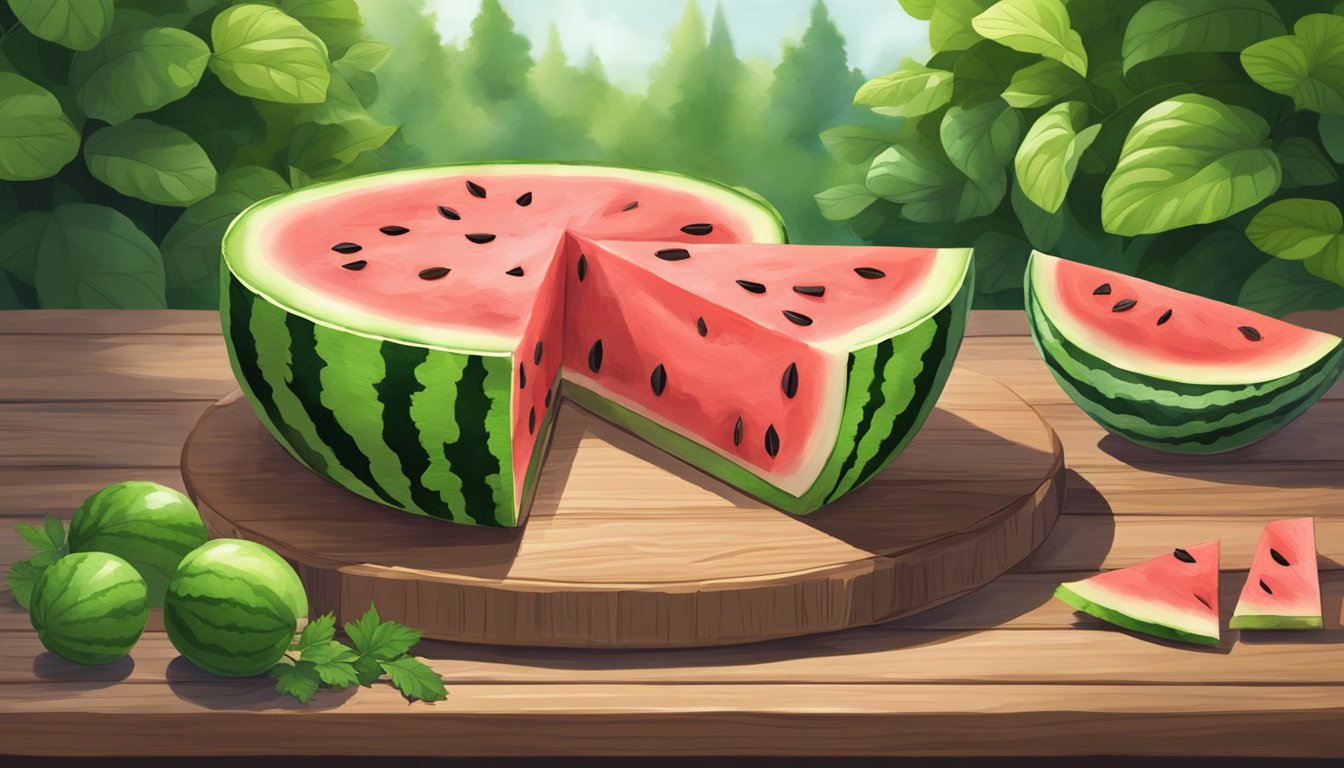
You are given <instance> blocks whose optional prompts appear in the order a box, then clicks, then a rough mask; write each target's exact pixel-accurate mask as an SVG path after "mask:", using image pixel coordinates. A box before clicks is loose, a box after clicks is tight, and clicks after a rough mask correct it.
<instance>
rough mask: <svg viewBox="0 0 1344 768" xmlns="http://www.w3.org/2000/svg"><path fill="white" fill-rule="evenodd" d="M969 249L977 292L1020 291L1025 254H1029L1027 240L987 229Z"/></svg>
mask: <svg viewBox="0 0 1344 768" xmlns="http://www.w3.org/2000/svg"><path fill="white" fill-rule="evenodd" d="M973 249H974V251H975V290H976V292H977V293H999V292H1000V291H1016V292H1018V293H1021V292H1022V283H1023V279H1024V274H1025V272H1026V269H1027V257H1028V256H1030V255H1031V245H1030V244H1029V243H1027V242H1026V241H1023V240H1019V239H1017V238H1016V237H1011V236H1009V235H1005V234H1003V233H1002V232H995V231H994V230H990V231H988V232H985V233H984V234H983V235H981V236H980V237H978V238H976V239H975V243H974V245H973ZM1019 298H1020V297H1019Z"/></svg>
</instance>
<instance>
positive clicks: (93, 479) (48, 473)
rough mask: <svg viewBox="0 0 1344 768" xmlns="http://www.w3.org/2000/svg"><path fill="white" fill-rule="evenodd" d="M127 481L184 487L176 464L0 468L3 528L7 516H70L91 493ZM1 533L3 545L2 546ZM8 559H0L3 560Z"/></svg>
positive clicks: (0, 526)
mask: <svg viewBox="0 0 1344 768" xmlns="http://www.w3.org/2000/svg"><path fill="white" fill-rule="evenodd" d="M124 480H150V481H152V482H155V483H162V484H163V485H166V486H169V487H170V488H176V489H177V490H179V491H183V490H185V488H184V486H183V484H182V473H181V472H179V471H178V469H177V468H176V467H135V468H126V469H121V468H112V469H102V468H96V467H0V528H8V527H10V526H9V524H8V523H7V522H5V521H4V518H7V517H9V518H32V519H39V520H40V519H41V518H43V517H46V516H47V515H56V516H57V517H60V518H67V519H68V518H69V517H70V516H71V515H73V514H74V512H75V510H76V509H78V508H79V505H80V504H81V503H83V501H84V499H85V498H87V497H88V495H89V494H91V493H93V492H94V491H97V490H98V489H100V488H103V487H106V486H108V485H111V484H113V483H119V482H122V481H124ZM3 541H4V538H3V534H0V546H3ZM6 562H9V561H8V560H4V559H0V563H6Z"/></svg>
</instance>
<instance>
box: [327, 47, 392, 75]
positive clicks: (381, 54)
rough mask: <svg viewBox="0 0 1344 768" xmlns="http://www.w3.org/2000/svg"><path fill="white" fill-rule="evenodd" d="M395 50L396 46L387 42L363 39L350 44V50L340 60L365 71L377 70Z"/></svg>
mask: <svg viewBox="0 0 1344 768" xmlns="http://www.w3.org/2000/svg"><path fill="white" fill-rule="evenodd" d="M395 50H396V48H394V47H393V46H390V45H388V44H386V43H375V42H373V41H371V40H361V41H360V42H358V43H355V44H354V45H352V46H350V50H348V51H346V52H345V55H344V56H342V57H341V58H340V61H341V62H343V63H345V64H347V65H349V66H351V67H354V68H356V69H359V70H363V71H364V72H377V71H378V68H379V67H381V66H383V64H386V63H387V60H388V59H389V58H391V57H392V53H393V51H395Z"/></svg>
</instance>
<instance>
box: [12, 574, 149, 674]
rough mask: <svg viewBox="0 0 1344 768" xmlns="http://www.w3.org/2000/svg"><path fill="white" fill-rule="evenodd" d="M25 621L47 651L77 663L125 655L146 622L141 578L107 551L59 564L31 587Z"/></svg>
mask: <svg viewBox="0 0 1344 768" xmlns="http://www.w3.org/2000/svg"><path fill="white" fill-rule="evenodd" d="M31 605H32V608H31V609H30V610H29V612H28V618H29V620H30V621H31V622H32V623H33V629H36V630H37V636H38V638H39V639H40V640H41V641H42V645H44V646H46V648H47V650H49V651H51V652H52V653H54V654H56V655H57V656H60V657H62V658H65V659H69V660H70V661H73V662H75V663H78V664H107V663H108V662H112V661H116V660H117V659H120V658H121V657H122V656H125V655H126V654H127V653H128V652H129V651H130V650H131V646H133V645H135V641H137V640H139V639H140V633H142V632H144V631H145V621H146V620H147V619H148V618H149V604H148V593H147V590H146V588H145V580H144V579H143V578H142V577H141V576H140V574H139V572H137V571H136V570H135V568H133V567H132V566H131V564H130V563H128V562H126V561H125V560H123V559H121V558H120V557H117V556H116V555H109V554H107V553H106V552H77V553H75V554H73V555H66V556H65V557H63V558H61V559H60V560H57V561H56V563H55V564H54V565H52V566H51V567H50V568H48V569H47V570H46V571H44V572H43V573H42V576H41V577H40V578H39V579H38V580H37V584H36V585H34V587H33V599H32V604H31Z"/></svg>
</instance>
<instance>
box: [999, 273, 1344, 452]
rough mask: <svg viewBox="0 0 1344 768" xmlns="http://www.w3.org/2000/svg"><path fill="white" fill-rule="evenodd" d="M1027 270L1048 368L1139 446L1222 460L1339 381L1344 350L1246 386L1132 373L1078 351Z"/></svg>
mask: <svg viewBox="0 0 1344 768" xmlns="http://www.w3.org/2000/svg"><path fill="white" fill-rule="evenodd" d="M1030 275H1031V270H1030V269H1028V270H1027V276H1028V283H1027V287H1026V310H1027V319H1028V321H1029V325H1030V326H1031V332H1032V337H1033V338H1034V339H1035V341H1036V347H1037V349H1039V350H1040V352H1041V356H1042V357H1043V358H1044V360H1045V363H1046V366H1047V367H1048V368H1049V369H1050V372H1051V373H1052V374H1053V375H1054V377H1055V380H1056V381H1057V382H1059V385H1060V387H1061V388H1062V389H1063V390H1064V391H1065V393H1066V394H1068V395H1069V397H1070V398H1072V399H1073V401H1074V402H1075V403H1077V404H1078V407H1079V408H1081V409H1082V410H1083V412H1085V413H1086V414H1087V415H1088V416H1090V417H1092V419H1093V420H1095V421H1096V422H1097V423H1098V424H1100V425H1101V426H1103V427H1105V428H1106V429H1107V430H1109V431H1111V432H1114V433H1116V434H1118V435H1121V436H1122V437H1125V438H1127V439H1129V440H1132V441H1134V442H1136V443H1138V444H1140V445H1144V446H1147V447H1150V448H1155V449H1158V450H1164V451H1173V452H1180V453H1221V452H1224V451H1230V450H1235V449H1237V448H1241V447H1243V446H1246V445H1249V444H1251V443H1254V442H1256V441H1257V440H1261V439H1263V438H1265V437H1268V436H1269V435H1271V434H1273V433H1274V432H1276V431H1278V430H1279V429H1281V428H1283V427H1284V426H1286V425H1287V424H1289V423H1290V422H1292V421H1293V420H1294V419H1296V418H1297V417H1298V416H1301V415H1302V414H1303V413H1304V412H1305V411H1306V410H1307V409H1308V408H1310V407H1311V406H1312V404H1313V403H1315V402H1316V401H1317V400H1318V399H1319V398H1320V397H1321V395H1323V394H1325V392H1326V390H1328V389H1329V388H1330V386H1331V385H1332V384H1333V383H1334V382H1335V380H1336V379H1337V378H1339V374H1340V371H1341V367H1344V347H1341V346H1338V345H1337V346H1336V347H1335V349H1334V350H1333V351H1332V352H1331V353H1329V354H1327V355H1325V356H1323V357H1322V358H1320V359H1319V360H1317V361H1316V362H1315V363H1313V364H1312V365H1310V366H1307V367H1306V368H1303V369H1302V370H1300V371H1298V372H1296V373H1293V374H1290V375H1288V376H1283V377H1281V378H1278V379H1274V380H1271V381H1263V382H1254V381H1253V382H1248V383H1247V384H1244V385H1240V386H1229V385H1222V384H1191V383H1188V382H1179V381H1170V380H1166V379H1159V378H1156V377H1152V376H1146V375H1143V374H1138V373H1134V372H1132V371H1128V370H1125V369H1123V368H1120V367H1118V366H1116V365H1113V364H1111V363H1110V362H1108V361H1106V360H1102V359H1101V358H1099V357H1096V356H1095V355H1093V354H1091V353H1089V352H1087V351H1086V350H1083V349H1081V348H1079V347H1078V346H1077V345H1075V344H1073V343H1072V342H1070V341H1069V340H1068V339H1067V338H1066V336H1065V335H1064V334H1063V333H1061V332H1060V329H1059V328H1058V326H1057V325H1056V324H1055V323H1054V321H1053V320H1051V318H1050V317H1049V316H1047V315H1046V314H1045V311H1044V310H1043V308H1042V306H1041V304H1040V302H1039V301H1037V299H1036V296H1035V292H1034V291H1033V289H1032V285H1031V282H1030Z"/></svg>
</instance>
